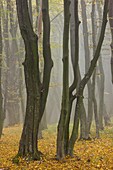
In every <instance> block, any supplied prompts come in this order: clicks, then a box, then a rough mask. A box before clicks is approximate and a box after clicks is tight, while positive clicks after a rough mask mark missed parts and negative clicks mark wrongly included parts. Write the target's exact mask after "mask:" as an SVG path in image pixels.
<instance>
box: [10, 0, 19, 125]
mask: <svg viewBox="0 0 113 170" xmlns="http://www.w3.org/2000/svg"><path fill="white" fill-rule="evenodd" d="M8 6H9V19H10V34H11V51H10V52H11V53H10V55H11V56H10V58H9V70H10V71H9V74H8V76H9V82H8V89H9V92H8V104H7V110H8V115H9V123H8V125H9V126H12V125H14V124H17V123H20V113H19V94H18V89H19V72H18V65H17V61H18V43H17V24H18V23H17V19H15V18H14V3H13V1H11V0H9V2H8Z"/></svg>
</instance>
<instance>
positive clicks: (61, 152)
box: [57, 0, 70, 160]
mask: <svg viewBox="0 0 113 170" xmlns="http://www.w3.org/2000/svg"><path fill="white" fill-rule="evenodd" d="M69 23H70V0H64V33H63V91H62V106H61V114H60V119H59V123H58V127H57V159H58V160H59V159H62V158H63V157H65V155H66V144H65V135H66V134H65V131H66V126H65V123H66V119H67V117H68V114H69Z"/></svg>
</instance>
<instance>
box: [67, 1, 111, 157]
mask: <svg viewBox="0 0 113 170" xmlns="http://www.w3.org/2000/svg"><path fill="white" fill-rule="evenodd" d="M107 12H108V0H105V3H104V11H103V21H102V27H101V34H100V37H99V41H98V44H97V47H96V50H95V54H94V57H93V59H92V61H91V64H90V67H89V69H88V72H87V73H86V74H85V76H84V78H83V79H82V80H81V82H80V85H79V88H78V91H77V93H76V96H77V103H76V112H75V118H74V125H73V129H72V134H71V137H70V143H69V154H70V155H71V156H72V155H73V148H74V144H75V141H76V135H75V134H76V128H77V126H78V123H79V121H78V122H77V123H76V119H79V116H80V111H81V103H82V102H83V91H84V88H85V86H86V84H87V83H88V81H89V79H90V78H91V75H92V74H93V71H94V69H95V67H96V63H97V60H98V58H99V55H100V51H101V47H102V44H103V40H104V34H105V29H106V24H107ZM75 123H76V124H75Z"/></svg>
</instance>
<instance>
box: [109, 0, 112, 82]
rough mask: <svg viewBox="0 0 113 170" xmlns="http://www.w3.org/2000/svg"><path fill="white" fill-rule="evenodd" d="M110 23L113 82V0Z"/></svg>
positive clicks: (110, 1)
mask: <svg viewBox="0 0 113 170" xmlns="http://www.w3.org/2000/svg"><path fill="white" fill-rule="evenodd" d="M109 23H110V28H111V37H112V42H111V74H112V83H113V0H109Z"/></svg>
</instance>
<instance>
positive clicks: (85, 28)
mask: <svg viewBox="0 0 113 170" xmlns="http://www.w3.org/2000/svg"><path fill="white" fill-rule="evenodd" d="M81 7H82V22H83V38H84V50H85V73H87V71H88V69H89V66H90V49H89V40H88V26H87V14H86V2H85V0H81ZM87 88H88V116H87V132H86V133H87V134H86V138H89V134H90V128H91V123H92V118H93V106H92V83H91V79H89V81H88V83H87Z"/></svg>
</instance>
